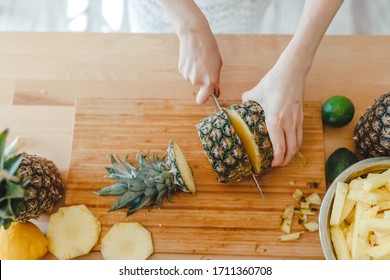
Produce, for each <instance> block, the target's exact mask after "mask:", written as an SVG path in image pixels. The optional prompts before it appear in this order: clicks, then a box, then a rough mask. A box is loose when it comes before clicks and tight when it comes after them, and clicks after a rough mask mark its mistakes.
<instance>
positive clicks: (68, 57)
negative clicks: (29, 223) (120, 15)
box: [0, 32, 390, 259]
mask: <svg viewBox="0 0 390 280" xmlns="http://www.w3.org/2000/svg"><path fill="white" fill-rule="evenodd" d="M0 36H1V39H2V40H0V61H1V67H0V105H2V106H1V107H0V110H1V112H2V113H1V116H0V127H1V128H4V127H9V128H10V133H11V136H12V137H14V136H15V135H21V136H22V137H24V138H25V139H26V141H25V146H24V147H26V149H27V150H28V151H29V152H32V153H39V154H42V155H45V156H47V157H48V158H51V159H53V160H55V162H56V164H57V165H59V167H60V168H61V170H62V172H63V173H64V174H65V175H66V173H67V172H68V168H69V162H70V157H71V144H72V133H73V130H72V129H73V121H74V113H73V112H74V111H73V110H74V106H75V101H76V99H77V98H79V97H87V98H107V97H109V98H118V99H122V98H126V99H139V98H149V99H155V100H161V99H165V100H185V99H189V98H193V93H194V92H196V90H197V87H193V86H191V85H189V83H188V82H186V81H185V80H184V79H183V78H182V76H181V75H180V74H179V72H178V70H177V61H178V40H177V38H176V36H175V35H172V34H149V35H146V34H97V33H39V32H36V33H25V32H1V33H0ZM216 37H217V42H218V45H219V49H220V52H221V55H222V59H223V63H224V66H223V68H222V75H221V88H222V95H221V97H220V98H221V99H223V100H237V99H240V98H241V94H242V93H243V92H244V91H246V90H248V89H250V88H252V87H253V86H254V85H256V83H257V82H258V81H259V80H260V79H261V78H262V77H263V75H264V74H265V73H266V72H267V71H268V70H269V69H270V68H271V67H272V65H273V64H274V63H275V62H276V59H277V58H278V56H279V54H280V53H281V52H282V51H283V49H284V48H285V46H287V44H288V42H289V40H290V39H291V36H281V35H217V36H216ZM389 46H390V36H360V35H359V36H325V37H324V39H323V40H322V42H321V45H320V47H319V49H318V51H317V54H316V57H315V60H314V62H313V65H312V68H311V71H310V73H309V76H308V78H307V83H306V87H305V100H309V101H320V102H322V103H323V102H324V101H325V100H326V99H327V98H329V97H331V96H333V95H345V96H348V97H349V98H351V100H352V101H353V102H354V104H355V108H356V111H355V116H354V118H353V120H352V121H351V123H350V124H348V125H347V126H345V127H343V128H332V127H329V126H324V147H325V159H326V158H327V157H328V156H329V155H330V154H331V153H332V152H333V151H334V150H335V149H337V148H338V147H342V146H344V147H347V148H349V149H351V150H354V143H353V139H352V136H353V129H354V127H355V125H356V122H357V121H358V119H359V117H360V115H361V114H362V113H363V112H364V111H365V110H366V108H367V107H368V106H369V105H371V104H372V103H373V101H374V99H375V98H378V97H379V96H380V95H381V94H383V93H386V92H388V91H390V87H389V85H390V74H389V71H388V69H390V52H389V51H388V50H389ZM193 100H194V98H193ZM3 105H6V106H3ZM20 105H22V106H20ZM42 105H44V106H42ZM210 106H212V105H210ZM65 107H68V108H65ZM197 108H198V109H199V108H200V107H197ZM106 160H107V159H106ZM106 162H107V163H108V160H107V161H106ZM101 176H102V175H101V174H99V178H101ZM248 184H249V183H248ZM253 192H254V191H253ZM43 219H45V221H46V216H45V217H43ZM46 227H47V224H46ZM43 230H45V228H43ZM287 249H288V248H287ZM287 254H289V255H290V256H292V254H291V252H290V253H288V252H287ZM45 258H53V256H52V255H50V254H48V255H47V256H46V257H45ZM82 258H88V259H100V258H101V255H100V252H97V251H94V252H92V253H91V254H89V255H87V256H84V257H82ZM152 258H156V259H180V258H187V259H199V258H202V259H203V258H205V259H208V258H212V259H225V258H240V259H246V258H269V259H271V258H280V257H274V256H271V255H268V256H262V255H257V256H253V255H252V256H243V255H241V256H231V257H230V256H229V255H226V254H225V255H220V254H219V255H218V254H207V255H206V254H205V255H200V254H192V253H189V254H175V253H155V254H154V255H153V256H152ZM295 258H297V259H299V258H305V257H302V256H301V255H296V256H295Z"/></svg>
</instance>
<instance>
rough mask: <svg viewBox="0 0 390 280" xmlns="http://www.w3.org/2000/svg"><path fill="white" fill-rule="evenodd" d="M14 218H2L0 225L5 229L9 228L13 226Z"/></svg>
mask: <svg viewBox="0 0 390 280" xmlns="http://www.w3.org/2000/svg"><path fill="white" fill-rule="evenodd" d="M11 223H12V220H10V219H3V218H0V227H1V226H3V227H4V229H8V228H9V227H10V226H11Z"/></svg>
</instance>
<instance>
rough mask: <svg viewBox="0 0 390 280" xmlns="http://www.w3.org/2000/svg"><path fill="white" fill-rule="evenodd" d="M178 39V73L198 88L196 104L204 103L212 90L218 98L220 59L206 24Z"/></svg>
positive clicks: (182, 34)
mask: <svg viewBox="0 0 390 280" xmlns="http://www.w3.org/2000/svg"><path fill="white" fill-rule="evenodd" d="M179 39H180V54H179V71H180V73H181V74H182V75H183V77H184V78H185V79H186V80H187V81H189V82H191V84H193V85H197V86H200V89H199V92H198V94H197V95H196V103H198V104H203V103H205V102H206V101H207V99H208V98H209V97H210V95H211V93H212V92H213V90H214V89H215V95H216V96H217V97H218V96H219V77H220V73H221V67H222V59H221V55H220V53H219V49H218V45H217V41H216V39H215V37H214V35H213V34H212V32H211V30H210V28H209V26H208V24H207V26H197V27H195V28H193V27H192V28H189V29H188V30H186V31H184V32H181V33H180V34H179Z"/></svg>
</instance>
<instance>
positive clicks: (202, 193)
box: [65, 99, 325, 259]
mask: <svg viewBox="0 0 390 280" xmlns="http://www.w3.org/2000/svg"><path fill="white" fill-rule="evenodd" d="M235 102H239V101H238V100H236V101H235ZM228 104H232V102H229V103H222V105H228ZM320 110H321V103H320V102H305V106H304V113H305V121H304V141H303V145H302V148H301V153H302V155H303V156H304V157H305V159H306V160H305V161H301V160H298V159H295V160H293V162H292V163H291V164H290V165H289V166H288V167H286V168H280V169H275V170H271V171H270V172H268V173H267V174H266V175H264V176H262V177H261V178H260V179H259V182H260V184H261V186H262V188H263V191H264V193H265V199H261V198H260V195H259V193H258V191H257V189H256V188H255V186H254V184H253V181H251V180H247V181H244V182H240V183H234V184H229V185H222V184H220V183H219V182H218V181H217V180H216V178H215V174H214V172H213V170H212V169H211V166H210V164H209V162H208V161H207V159H206V157H205V155H204V151H203V148H202V146H201V144H200V141H199V138H198V135H197V132H196V129H195V125H196V124H197V123H198V122H199V121H201V120H202V119H203V118H205V117H207V116H208V115H210V114H212V113H213V112H215V106H214V105H213V104H212V103H208V104H206V105H205V106H202V107H199V106H197V105H195V104H194V102H193V101H192V100H171V101H169V100H160V101H157V100H140V99H138V100H130V99H128V100H126V99H122V100H119V99H79V100H78V103H77V107H76V119H75V127H74V138H73V148H72V158H71V164H70V171H69V177H68V184H67V191H66V199H65V203H66V205H75V204H85V205H87V206H88V207H89V209H91V211H92V212H93V213H94V214H95V215H96V216H97V217H99V219H100V221H101V222H102V228H103V230H102V236H104V234H105V233H106V232H107V230H108V229H109V228H110V227H111V226H112V225H113V224H114V223H116V222H121V221H139V222H141V223H142V224H143V225H145V226H146V227H147V228H148V229H149V230H150V231H151V232H152V235H153V242H154V246H155V252H156V253H182V254H215V255H229V256H260V257H264V258H279V259H284V258H287V259H289V258H310V259H312V258H322V257H323V255H322V251H321V248H320V243H319V236H318V232H317V233H305V234H304V235H303V237H302V238H301V239H300V240H298V241H294V242H280V241H278V238H277V237H278V236H279V235H282V234H283V232H281V231H280V230H279V226H280V223H281V217H280V216H281V214H282V213H283V209H284V207H285V206H286V205H287V204H291V203H294V200H293V199H292V197H291V195H292V193H293V192H294V190H295V189H296V188H298V187H299V188H301V189H302V190H303V191H304V192H305V193H306V194H308V193H311V192H314V191H317V192H319V193H320V194H321V195H323V194H324V192H325V180H324V152H323V132H322V122H321V111H320ZM172 138H174V139H176V140H177V141H178V142H179V143H180V145H181V147H182V149H183V151H184V153H185V155H186V157H187V159H188V162H189V164H190V166H191V167H192V169H193V172H194V176H195V180H196V185H197V193H196V194H194V195H191V194H186V193H180V192H179V193H178V194H177V196H175V198H174V203H169V202H167V201H166V202H165V203H164V204H163V206H162V207H161V208H159V209H152V210H151V211H148V210H146V209H144V210H141V211H138V212H137V213H136V214H134V215H132V216H129V217H127V218H126V212H125V211H124V210H121V211H117V212H114V213H107V210H108V209H109V207H110V205H111V204H112V203H113V202H114V200H116V199H117V197H98V196H96V195H94V194H93V193H92V191H96V190H98V189H100V188H102V187H104V186H107V185H110V184H111V183H112V180H111V179H108V178H104V176H105V175H106V171H105V170H104V167H105V166H109V165H110V161H109V155H110V154H118V155H120V156H122V157H124V155H125V154H129V155H130V158H132V157H135V155H136V153H137V152H138V151H140V150H142V151H144V152H147V151H148V150H149V149H150V151H156V152H160V153H163V152H164V151H165V150H166V148H167V143H168V141H169V140H170V139H172ZM309 180H316V181H318V182H320V186H319V188H318V189H310V188H309V187H308V181H309ZM292 182H293V183H294V185H292V184H293V183H292ZM311 218H312V219H313V220H316V219H317V217H311ZM300 230H303V226H302V225H298V222H297V217H296V219H295V222H294V225H293V231H300ZM95 249H99V245H98V246H97V247H96V248H95Z"/></svg>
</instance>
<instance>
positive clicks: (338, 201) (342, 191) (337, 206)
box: [330, 182, 348, 226]
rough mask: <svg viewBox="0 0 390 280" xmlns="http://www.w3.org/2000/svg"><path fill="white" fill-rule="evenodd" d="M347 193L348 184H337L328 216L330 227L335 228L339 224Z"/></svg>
mask: <svg viewBox="0 0 390 280" xmlns="http://www.w3.org/2000/svg"><path fill="white" fill-rule="evenodd" d="M347 192H348V184H346V183H343V182H337V185H336V194H335V198H334V201H333V208H332V214H331V216H330V225H331V226H335V225H339V224H340V223H341V214H342V212H343V207H344V203H345V197H346V196H347Z"/></svg>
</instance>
